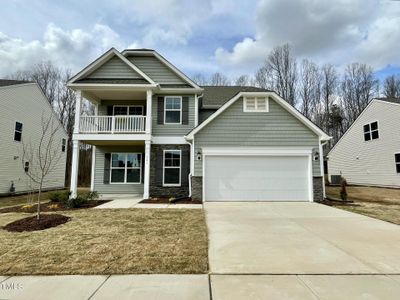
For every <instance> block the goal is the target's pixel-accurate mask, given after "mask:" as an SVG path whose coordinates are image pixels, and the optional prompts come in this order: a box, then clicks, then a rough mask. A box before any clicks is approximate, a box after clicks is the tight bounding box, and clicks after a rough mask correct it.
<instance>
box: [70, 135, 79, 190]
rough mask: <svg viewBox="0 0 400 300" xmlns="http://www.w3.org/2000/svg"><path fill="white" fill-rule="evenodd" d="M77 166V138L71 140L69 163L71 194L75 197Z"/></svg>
mask: <svg viewBox="0 0 400 300" xmlns="http://www.w3.org/2000/svg"><path fill="white" fill-rule="evenodd" d="M78 166H79V140H73V141H72V165H71V187H70V191H71V195H70V198H76V196H77V191H78Z"/></svg>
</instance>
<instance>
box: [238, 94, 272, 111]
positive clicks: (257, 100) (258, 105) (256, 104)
mask: <svg viewBox="0 0 400 300" xmlns="http://www.w3.org/2000/svg"><path fill="white" fill-rule="evenodd" d="M243 111H244V112H268V99H267V98H266V97H246V98H244V101H243Z"/></svg>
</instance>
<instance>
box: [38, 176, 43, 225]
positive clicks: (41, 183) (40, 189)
mask: <svg viewBox="0 0 400 300" xmlns="http://www.w3.org/2000/svg"><path fill="white" fill-rule="evenodd" d="M42 185H43V180H41V181H40V185H39V193H38V200H37V216H36V218H37V220H38V221H40V197H41V195H42Z"/></svg>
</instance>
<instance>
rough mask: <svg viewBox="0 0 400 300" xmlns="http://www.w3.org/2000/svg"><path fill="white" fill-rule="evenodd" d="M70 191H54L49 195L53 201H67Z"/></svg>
mask: <svg viewBox="0 0 400 300" xmlns="http://www.w3.org/2000/svg"><path fill="white" fill-rule="evenodd" d="M69 194H70V193H69V192H67V191H63V192H52V193H51V194H50V195H49V199H50V201H51V202H67V200H68V198H69Z"/></svg>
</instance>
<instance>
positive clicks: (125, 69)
mask: <svg viewBox="0 0 400 300" xmlns="http://www.w3.org/2000/svg"><path fill="white" fill-rule="evenodd" d="M86 78H136V79H137V78H142V76H141V75H139V74H138V73H137V72H135V71H134V70H133V69H132V68H131V67H129V66H128V65H127V64H126V63H124V62H123V61H122V60H121V59H120V58H118V57H113V58H111V59H110V60H109V61H107V62H106V63H104V64H103V65H102V66H101V67H100V68H98V69H97V70H95V71H94V72H93V73H91V74H89V75H88V76H87V77H86Z"/></svg>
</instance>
